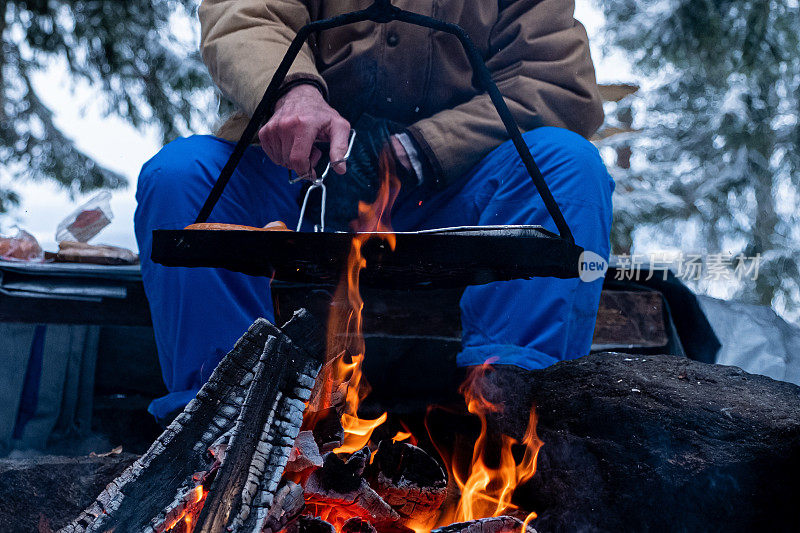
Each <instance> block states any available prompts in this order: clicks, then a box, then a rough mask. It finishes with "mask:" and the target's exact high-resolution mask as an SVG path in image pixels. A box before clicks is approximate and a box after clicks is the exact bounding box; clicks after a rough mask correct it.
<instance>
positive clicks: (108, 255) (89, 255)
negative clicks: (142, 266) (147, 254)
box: [56, 241, 139, 265]
mask: <svg viewBox="0 0 800 533" xmlns="http://www.w3.org/2000/svg"><path fill="white" fill-rule="evenodd" d="M56 261H58V262H60V263H93V264H95V265H135V264H136V263H138V262H139V256H138V255H136V254H135V253H133V252H131V251H130V250H128V249H127V248H120V247H118V246H104V245H95V244H86V243H85V242H76V241H62V242H60V243H58V254H57V255H56Z"/></svg>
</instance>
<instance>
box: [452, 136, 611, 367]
mask: <svg viewBox="0 0 800 533" xmlns="http://www.w3.org/2000/svg"><path fill="white" fill-rule="evenodd" d="M525 140H526V142H527V143H528V145H529V147H530V149H531V153H532V154H533V156H534V158H535V160H536V162H537V165H538V166H539V168H540V169H541V171H542V174H543V175H544V177H545V181H546V182H547V184H548V188H549V189H550V191H551V192H552V194H553V197H554V198H555V200H556V202H557V203H558V205H559V207H560V209H561V211H562V213H563V215H564V218H565V219H566V221H567V223H568V225H569V226H570V229H571V230H572V232H573V234H574V236H575V241H576V243H577V244H578V245H580V246H582V247H584V248H585V249H587V250H591V251H593V252H595V253H597V254H599V255H601V256H603V257H605V258H608V254H609V248H610V247H609V234H610V230H611V215H612V213H611V194H612V191H613V187H614V185H613V181H612V180H611V178H610V176H609V175H608V172H607V171H606V169H605V165H604V164H603V162H602V159H601V158H600V155H599V153H598V152H597V149H596V148H595V147H594V146H593V145H592V144H591V143H589V142H588V141H587V140H586V139H584V138H583V137H581V136H579V135H577V134H575V133H572V132H569V131H567V130H563V129H560V128H540V129H538V130H534V131H532V132H528V133H526V134H525ZM515 154H516V151H515V149H514V147H513V145H511V144H510V143H506V144H504V145H503V146H501V147H500V148H498V149H497V150H495V151H494V152H492V153H491V154H489V156H487V158H486V159H484V161H483V162H482V163H481V164H480V165H479V167H478V168H477V172H478V173H485V174H486V176H485V179H488V180H491V181H494V182H495V186H494V187H493V188H492V189H491V190H490V191H491V192H490V193H489V197H488V198H486V199H485V201H484V203H483V208H482V211H483V213H482V215H481V224H539V225H542V226H544V227H546V228H548V229H550V230H553V231H555V223H554V222H553V220H552V218H551V217H550V215H549V213H548V212H547V210H546V209H545V207H544V204H543V202H542V200H541V198H540V197H539V195H538V193H537V192H536V190H535V187H534V185H533V182H532V180H531V178H530V176H529V175H528V173H527V171H526V170H525V168H524V166H523V165H522V163H521V161H520V160H519V157H517V156H515ZM601 289H602V279H601V280H597V281H594V282H591V283H586V282H582V281H580V280H579V279H567V280H562V279H555V278H534V279H530V280H516V281H511V282H502V283H493V284H489V285H485V286H481V287H470V288H468V289H467V290H466V291H465V293H464V297H463V298H462V302H461V310H462V324H463V326H464V337H463V345H464V349H463V351H462V352H461V353H460V354H459V357H458V364H459V365H460V366H465V365H474V364H480V363H483V362H485V361H486V360H487V359H490V358H496V359H497V363H499V364H514V365H518V366H521V367H524V368H530V369H532V368H542V367H545V366H548V365H550V364H552V363H555V362H557V361H561V360H564V359H571V358H575V357H579V356H581V355H585V354H586V353H588V351H589V348H590V347H591V340H592V334H593V331H594V322H595V318H596V313H597V305H598V303H599V298H600V291H601Z"/></svg>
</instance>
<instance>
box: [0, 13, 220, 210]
mask: <svg viewBox="0 0 800 533" xmlns="http://www.w3.org/2000/svg"><path fill="white" fill-rule="evenodd" d="M196 3H197V0H124V1H120V0H0V14H2V15H3V16H2V17H0V35H1V36H2V46H3V54H2V58H0V74H1V75H0V159H1V160H2V161H3V166H4V169H3V170H4V172H5V174H6V177H7V178H11V179H13V180H16V179H26V178H27V179H37V180H39V179H50V180H54V181H55V182H57V183H58V184H60V185H61V186H63V187H64V188H66V189H67V190H69V191H70V192H71V193H74V192H87V191H91V190H94V189H98V188H118V187H122V186H124V185H125V184H126V180H125V178H124V177H123V176H121V175H119V174H118V173H116V172H113V171H111V170H109V169H107V168H104V167H103V166H101V165H99V164H98V163H97V162H95V161H94V160H93V159H92V158H91V157H89V156H88V155H86V154H85V153H83V152H81V151H80V150H79V149H77V148H76V146H75V144H74V142H73V141H72V139H70V138H69V137H67V136H66V135H65V134H64V133H63V132H62V131H61V130H60V129H59V128H58V126H57V125H56V124H55V123H54V121H53V110H51V109H49V108H48V107H47V105H45V103H44V102H43V101H42V99H41V97H40V95H39V94H37V87H36V84H35V83H34V75H35V74H36V73H37V72H39V71H45V70H46V69H48V68H53V65H58V64H64V65H66V68H67V70H68V73H69V75H70V76H71V77H72V79H73V80H76V81H77V80H84V81H86V82H88V83H89V84H91V86H92V87H95V88H98V89H99V90H98V93H99V94H100V95H101V100H102V105H103V108H104V111H105V113H106V114H108V115H116V116H118V117H120V118H122V119H124V120H126V121H128V122H129V123H131V124H133V125H134V126H136V127H138V128H141V127H144V126H156V127H157V128H158V129H159V130H160V131H161V133H162V135H163V138H164V140H165V141H167V140H171V139H172V138H174V137H176V136H177V135H179V134H180V133H181V132H183V131H186V130H187V129H188V126H189V124H190V123H192V122H193V120H197V119H198V113H199V110H198V106H197V102H196V96H197V91H198V90H199V89H203V88H206V87H208V86H209V85H210V81H209V79H208V74H207V72H206V70H205V68H204V67H203V65H202V62H201V61H200V58H199V54H198V53H197V50H196V46H194V45H192V46H191V47H187V46H186V45H184V44H182V43H180V42H179V41H178V40H177V39H176V38H175V37H174V36H173V31H172V29H171V28H170V23H171V22H173V21H174V20H175V19H174V17H175V16H176V14H180V12H181V10H183V11H189V12H193V11H194V9H195V7H196ZM63 89H64V90H66V91H69V90H70V87H64V88H63ZM200 120H202V118H201V119H200ZM18 203H19V197H18V196H17V195H16V194H15V193H14V192H13V191H11V190H0V213H2V212H4V211H6V210H7V209H8V208H9V207H10V206H13V205H15V204H18Z"/></svg>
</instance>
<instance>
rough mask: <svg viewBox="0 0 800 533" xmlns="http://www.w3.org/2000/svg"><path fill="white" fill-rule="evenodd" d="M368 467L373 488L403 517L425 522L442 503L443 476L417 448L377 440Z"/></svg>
mask: <svg viewBox="0 0 800 533" xmlns="http://www.w3.org/2000/svg"><path fill="white" fill-rule="evenodd" d="M370 470H372V473H371V475H370V476H369V477H370V480H371V482H372V483H371V485H372V486H373V487H374V488H375V491H376V492H377V493H378V495H380V497H381V498H383V500H384V501H385V502H386V503H388V504H389V505H390V506H391V507H392V508H393V509H394V510H395V511H396V512H397V513H398V514H399V515H400V516H401V517H402V518H403V519H404V520H408V519H413V520H414V521H416V522H417V523H420V522H421V523H427V522H428V521H429V520H430V519H432V518H433V517H434V516H435V515H436V514H437V513H438V512H439V507H440V506H441V505H442V503H444V500H445V496H446V493H447V475H446V474H445V472H444V470H442V467H441V466H439V463H437V462H436V460H435V459H434V458H433V457H431V456H430V455H428V453H427V452H425V451H424V450H422V449H421V448H417V447H416V446H413V445H411V444H408V443H406V442H394V441H392V440H384V441H381V443H380V445H379V446H378V451H377V452H376V454H375V457H374V458H373V461H372V465H371V467H370Z"/></svg>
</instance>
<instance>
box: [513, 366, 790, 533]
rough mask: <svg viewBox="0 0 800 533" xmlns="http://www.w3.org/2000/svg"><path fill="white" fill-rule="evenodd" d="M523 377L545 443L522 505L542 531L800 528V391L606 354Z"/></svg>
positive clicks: (732, 373) (725, 371) (721, 370)
mask: <svg viewBox="0 0 800 533" xmlns="http://www.w3.org/2000/svg"><path fill="white" fill-rule="evenodd" d="M530 379H531V380H532V381H531V384H532V389H531V397H532V399H533V400H534V401H535V403H536V405H537V406H538V408H537V411H538V414H539V417H540V420H539V426H538V428H539V429H538V433H539V437H540V438H541V439H542V440H543V441H544V443H545V444H544V446H543V447H542V449H541V452H540V456H539V470H538V472H537V474H536V475H535V476H534V478H533V480H532V481H531V482H530V484H529V486H528V487H526V490H525V491H519V492H524V493H523V494H519V492H518V496H521V498H520V499H521V500H522V501H523V502H524V504H525V507H530V508H532V509H533V510H536V511H537V512H539V516H540V518H539V519H538V520H536V521H534V522H533V525H534V526H535V527H536V529H537V530H539V531H540V532H550V531H570V532H572V531H703V532H706V531H728V532H730V531H790V530H791V531H797V530H798V529H797V528H798V527H800V517H799V516H798V512H797V510H798V506H799V505H800V387H797V386H795V385H791V384H789V383H784V382H779V381H774V380H772V379H770V378H766V377H763V376H757V375H752V374H748V373H746V372H744V371H743V370H740V369H738V368H736V367H725V366H719V365H707V364H703V363H698V362H694V361H691V360H688V359H683V358H676V357H672V356H640V357H636V356H631V355H625V354H611V353H604V354H598V355H592V356H588V357H584V358H582V359H579V360H575V361H569V362H564V363H560V364H557V365H555V366H553V367H550V368H548V369H544V370H540V371H536V372H532V373H530ZM520 400H521V401H524V399H522V398H520Z"/></svg>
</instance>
